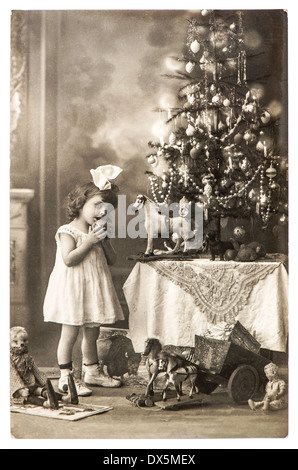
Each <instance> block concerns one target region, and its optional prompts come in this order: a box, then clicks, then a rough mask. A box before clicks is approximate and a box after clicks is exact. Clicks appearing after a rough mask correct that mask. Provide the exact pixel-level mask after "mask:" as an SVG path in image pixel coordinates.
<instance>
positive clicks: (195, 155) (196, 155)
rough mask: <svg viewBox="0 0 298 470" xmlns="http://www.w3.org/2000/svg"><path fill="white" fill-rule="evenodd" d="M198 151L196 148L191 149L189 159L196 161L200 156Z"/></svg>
mask: <svg viewBox="0 0 298 470" xmlns="http://www.w3.org/2000/svg"><path fill="white" fill-rule="evenodd" d="M200 153H201V152H200V149H198V148H196V147H193V148H192V149H191V150H190V152H189V155H190V157H191V158H192V159H193V160H197V159H198V158H199V156H200Z"/></svg>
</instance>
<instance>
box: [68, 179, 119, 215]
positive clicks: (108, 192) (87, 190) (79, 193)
mask: <svg viewBox="0 0 298 470" xmlns="http://www.w3.org/2000/svg"><path fill="white" fill-rule="evenodd" d="M118 191H119V189H118V187H117V186H116V185H115V184H114V183H111V188H110V189H104V190H101V189H98V188H97V187H96V186H95V184H94V183H91V182H90V183H85V184H82V185H78V186H76V187H75V189H74V190H73V191H71V192H70V193H69V194H68V197H67V207H66V213H67V216H68V219H69V220H70V221H71V220H74V219H75V218H76V217H78V216H79V214H80V210H81V209H82V208H83V207H84V205H85V204H86V202H87V201H88V200H89V199H91V198H93V197H94V196H100V198H101V200H102V202H107V203H109V204H111V205H112V206H113V207H114V208H115V209H116V207H117V204H118V196H117V193H118Z"/></svg>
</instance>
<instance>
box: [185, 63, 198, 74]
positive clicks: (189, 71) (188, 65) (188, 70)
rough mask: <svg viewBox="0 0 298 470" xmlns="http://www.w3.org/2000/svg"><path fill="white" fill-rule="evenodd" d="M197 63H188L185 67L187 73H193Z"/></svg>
mask: <svg viewBox="0 0 298 470" xmlns="http://www.w3.org/2000/svg"><path fill="white" fill-rule="evenodd" d="M195 65H196V64H195V62H187V64H186V66H185V70H186V72H187V73H191V72H192V71H193V69H194V68H195Z"/></svg>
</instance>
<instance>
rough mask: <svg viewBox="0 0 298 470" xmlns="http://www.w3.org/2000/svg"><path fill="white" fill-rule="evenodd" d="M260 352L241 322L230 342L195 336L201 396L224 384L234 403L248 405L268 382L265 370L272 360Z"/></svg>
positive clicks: (257, 344)
mask: <svg viewBox="0 0 298 470" xmlns="http://www.w3.org/2000/svg"><path fill="white" fill-rule="evenodd" d="M259 350H260V344H259V343H258V342H257V341H256V340H255V338H253V336H251V335H250V333H249V332H248V331H247V330H246V329H245V328H244V327H243V326H242V325H241V323H239V322H237V323H236V325H235V327H234V329H233V331H232V333H231V334H230V336H229V338H228V341H226V340H220V339H213V338H208V337H204V336H197V335H196V336H195V350H194V356H193V360H194V361H195V363H196V364H198V365H199V368H200V370H201V371H202V377H201V387H200V384H199V387H200V389H201V392H203V393H211V392H212V391H213V390H215V388H216V387H218V385H221V384H222V385H225V386H227V388H228V393H229V396H230V398H231V399H232V400H233V401H234V402H235V403H237V404H238V405H243V404H245V403H247V400H248V399H249V398H251V397H252V396H253V395H254V394H255V393H256V392H257V391H258V390H259V388H260V386H261V385H262V384H263V385H264V384H265V383H266V380H267V379H266V376H265V373H264V367H265V366H266V364H268V363H269V362H270V360H269V359H267V358H265V357H263V356H261V355H260V354H259Z"/></svg>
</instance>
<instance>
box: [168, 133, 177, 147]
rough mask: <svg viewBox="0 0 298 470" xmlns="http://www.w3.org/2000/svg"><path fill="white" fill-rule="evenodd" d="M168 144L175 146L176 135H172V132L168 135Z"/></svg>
mask: <svg viewBox="0 0 298 470" xmlns="http://www.w3.org/2000/svg"><path fill="white" fill-rule="evenodd" d="M169 143H170V144H171V145H175V143H176V135H175V134H174V132H171V134H170V135H169Z"/></svg>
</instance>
